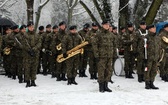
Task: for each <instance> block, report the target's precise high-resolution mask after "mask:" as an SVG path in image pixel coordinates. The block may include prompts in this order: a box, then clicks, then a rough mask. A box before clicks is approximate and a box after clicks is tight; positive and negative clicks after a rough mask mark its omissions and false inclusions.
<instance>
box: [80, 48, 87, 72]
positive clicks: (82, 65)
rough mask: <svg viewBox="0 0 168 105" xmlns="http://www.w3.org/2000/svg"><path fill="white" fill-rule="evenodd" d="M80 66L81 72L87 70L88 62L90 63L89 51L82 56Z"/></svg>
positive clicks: (85, 51)
mask: <svg viewBox="0 0 168 105" xmlns="http://www.w3.org/2000/svg"><path fill="white" fill-rule="evenodd" d="M79 59H80V65H79V70H81V71H83V70H86V68H87V62H88V51H87V50H84V53H83V55H80V58H79Z"/></svg>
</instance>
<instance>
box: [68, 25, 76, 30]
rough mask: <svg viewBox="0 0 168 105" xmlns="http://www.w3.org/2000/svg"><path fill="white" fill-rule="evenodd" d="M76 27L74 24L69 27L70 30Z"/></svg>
mask: <svg viewBox="0 0 168 105" xmlns="http://www.w3.org/2000/svg"><path fill="white" fill-rule="evenodd" d="M74 29H77V26H76V25H72V26H70V27H69V30H74Z"/></svg>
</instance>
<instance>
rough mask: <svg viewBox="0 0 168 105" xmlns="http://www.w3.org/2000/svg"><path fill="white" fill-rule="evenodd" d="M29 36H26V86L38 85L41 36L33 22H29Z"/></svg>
mask: <svg viewBox="0 0 168 105" xmlns="http://www.w3.org/2000/svg"><path fill="white" fill-rule="evenodd" d="M27 27H28V32H27V35H28V37H27V38H25V41H26V43H25V45H24V47H23V48H24V51H25V52H27V53H25V55H24V56H25V57H24V63H25V67H24V69H25V80H26V83H27V84H26V87H30V86H36V83H35V80H36V73H37V66H38V61H39V52H40V49H41V38H40V37H39V36H38V35H37V34H36V33H35V32H34V25H33V23H32V22H30V23H28V25H27Z"/></svg>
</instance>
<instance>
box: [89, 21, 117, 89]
mask: <svg viewBox="0 0 168 105" xmlns="http://www.w3.org/2000/svg"><path fill="white" fill-rule="evenodd" d="M113 41H114V37H113V36H112V35H111V32H109V22H108V21H103V22H102V29H100V31H98V32H97V33H96V36H95V37H93V38H92V46H93V51H94V56H95V58H96V61H97V63H98V66H97V68H98V83H99V91H100V92H105V91H107V92H112V90H111V89H109V88H108V82H110V80H111V76H112V73H111V71H112V64H111V63H112V57H113V46H114V45H113Z"/></svg>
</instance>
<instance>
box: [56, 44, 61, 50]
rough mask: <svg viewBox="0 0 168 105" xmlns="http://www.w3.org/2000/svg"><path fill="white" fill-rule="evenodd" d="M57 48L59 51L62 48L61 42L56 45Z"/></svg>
mask: <svg viewBox="0 0 168 105" xmlns="http://www.w3.org/2000/svg"><path fill="white" fill-rule="evenodd" d="M56 49H57V50H58V51H59V50H61V49H62V47H61V43H60V44H58V45H57V46H56Z"/></svg>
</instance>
